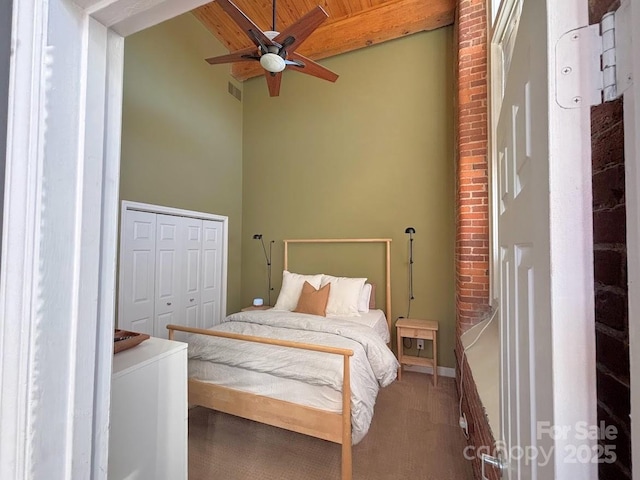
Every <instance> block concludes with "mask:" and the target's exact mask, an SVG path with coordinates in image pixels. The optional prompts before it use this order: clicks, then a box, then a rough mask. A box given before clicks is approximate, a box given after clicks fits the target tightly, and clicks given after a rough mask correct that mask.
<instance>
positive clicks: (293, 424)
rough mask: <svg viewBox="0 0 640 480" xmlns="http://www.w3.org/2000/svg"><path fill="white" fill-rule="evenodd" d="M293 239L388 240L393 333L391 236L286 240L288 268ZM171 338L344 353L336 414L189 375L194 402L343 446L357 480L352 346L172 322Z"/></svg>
mask: <svg viewBox="0 0 640 480" xmlns="http://www.w3.org/2000/svg"><path fill="white" fill-rule="evenodd" d="M291 243H385V244H386V250H385V257H386V288H385V294H386V305H385V307H386V316H387V324H388V325H389V331H390V332H391V239H388V238H353V239H304V240H284V269H285V270H287V267H288V246H289V244H291ZM167 329H168V330H169V339H170V340H173V338H174V333H175V332H176V331H180V332H187V333H197V334H202V335H209V336H214V337H224V338H230V339H235V340H240V341H246V342H255V343H264V344H269V345H278V346H282V347H287V348H298V349H303V350H313V351H316V352H324V353H328V354H333V355H342V357H343V385H342V412H341V413H335V412H329V411H326V410H321V409H318V408H313V407H307V406H304V405H299V404H296V403H292V402H287V401H284V400H277V399H273V398H269V397H265V396H262V395H256V394H252V393H247V392H243V391H240V390H235V389H232V388H228V387H221V386H218V385H215V384H213V383H207V382H202V381H199V380H191V379H190V380H189V381H188V388H189V403H190V404H193V405H200V406H203V407H207V408H211V409H213V410H218V411H220V412H224V413H229V414H231V415H236V416H238V417H242V418H247V419H249V420H254V421H257V422H261V423H265V424H268V425H273V426H276V427H280V428H285V429H287V430H292V431H294V432H298V433H303V434H305V435H310V436H312V437H317V438H321V439H323V440H328V441H330V442H335V443H339V444H341V445H342V466H341V472H342V473H341V479H342V480H351V479H352V456H351V379H350V367H349V364H350V358H351V356H353V351H352V350H349V349H344V348H334V347H327V346H323V345H312V344H307V343H299V342H291V341H286V340H277V339H271V338H263V337H256V336H250V335H241V334H235V333H229V332H217V331H213V330H205V329H199V328H189V327H183V326H179V325H167Z"/></svg>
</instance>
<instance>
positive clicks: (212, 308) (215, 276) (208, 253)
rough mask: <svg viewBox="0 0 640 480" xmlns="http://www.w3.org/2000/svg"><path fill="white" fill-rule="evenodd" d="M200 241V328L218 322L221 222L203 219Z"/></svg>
mask: <svg viewBox="0 0 640 480" xmlns="http://www.w3.org/2000/svg"><path fill="white" fill-rule="evenodd" d="M202 223H203V242H202V255H203V262H202V323H201V325H200V326H201V327H202V328H211V327H212V326H214V325H216V324H218V323H220V321H221V318H220V317H221V312H220V300H221V295H222V286H221V283H220V281H221V279H222V224H221V223H220V222H213V221H210V220H204V221H203V222H202Z"/></svg>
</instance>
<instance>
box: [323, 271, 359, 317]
mask: <svg viewBox="0 0 640 480" xmlns="http://www.w3.org/2000/svg"><path fill="white" fill-rule="evenodd" d="M366 281H367V279H366V278H349V277H333V276H331V275H323V276H322V283H321V286H322V287H324V286H325V285H326V284H327V283H331V290H329V301H328V302H327V315H340V316H344V317H359V316H360V313H358V301H359V300H360V292H362V287H364V283H365V282H366Z"/></svg>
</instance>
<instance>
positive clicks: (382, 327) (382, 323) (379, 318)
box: [327, 310, 391, 343]
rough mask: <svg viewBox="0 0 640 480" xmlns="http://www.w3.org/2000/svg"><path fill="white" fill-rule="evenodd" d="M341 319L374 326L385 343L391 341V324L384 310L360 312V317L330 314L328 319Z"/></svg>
mask: <svg viewBox="0 0 640 480" xmlns="http://www.w3.org/2000/svg"><path fill="white" fill-rule="evenodd" d="M332 319H341V320H346V321H348V322H355V323H359V324H361V325H366V326H368V327H371V328H373V329H374V330H375V331H376V332H377V333H378V335H380V338H382V341H383V342H384V343H389V342H390V341H391V334H390V333H389V324H388V323H387V317H386V316H385V315H384V312H383V311H382V310H369V311H368V312H367V313H363V312H360V316H359V317H339V316H328V317H327V320H332Z"/></svg>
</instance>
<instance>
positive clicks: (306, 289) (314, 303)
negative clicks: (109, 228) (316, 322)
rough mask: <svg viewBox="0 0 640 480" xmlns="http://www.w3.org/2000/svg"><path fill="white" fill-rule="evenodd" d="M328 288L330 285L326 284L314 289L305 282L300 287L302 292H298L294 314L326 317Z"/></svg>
mask: <svg viewBox="0 0 640 480" xmlns="http://www.w3.org/2000/svg"><path fill="white" fill-rule="evenodd" d="M330 288H331V284H330V283H327V284H326V285H325V286H324V287H322V288H320V289H316V288H314V286H313V285H311V284H310V283H309V282H307V281H305V282H304V285H303V286H302V292H300V298H299V299H298V305H297V306H296V308H295V310H294V312H298V313H309V314H311V315H320V316H322V317H326V312H327V302H328V301H329V290H330Z"/></svg>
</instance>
